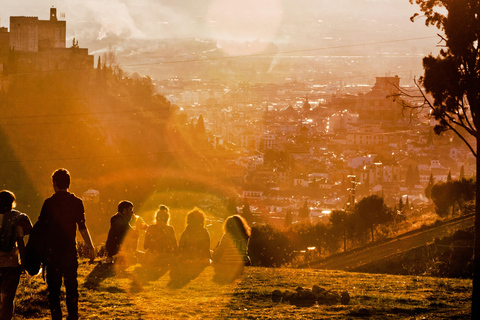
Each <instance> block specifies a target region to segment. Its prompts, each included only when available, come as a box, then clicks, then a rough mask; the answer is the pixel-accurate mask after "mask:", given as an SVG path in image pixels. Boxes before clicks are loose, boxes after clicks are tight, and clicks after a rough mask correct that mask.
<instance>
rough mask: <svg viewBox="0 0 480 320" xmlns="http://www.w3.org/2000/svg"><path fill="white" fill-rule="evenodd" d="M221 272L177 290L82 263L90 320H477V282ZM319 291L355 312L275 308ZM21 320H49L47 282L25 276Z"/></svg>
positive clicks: (158, 280)
mask: <svg viewBox="0 0 480 320" xmlns="http://www.w3.org/2000/svg"><path fill="white" fill-rule="evenodd" d="M212 279H213V268H212V267H207V268H206V269H205V270H203V272H202V273H201V274H200V275H199V276H198V277H196V278H195V279H193V280H191V281H190V282H188V283H186V284H184V285H183V286H182V285H176V286H173V287H172V286H171V285H169V283H170V282H171V279H170V274H169V272H166V273H164V272H159V271H157V272H152V271H151V270H146V269H145V268H143V267H141V266H140V265H134V266H130V267H129V268H127V269H126V270H123V271H122V270H115V269H114V268H110V269H109V268H108V267H106V266H105V265H90V264H88V263H87V262H85V261H81V264H80V267H79V288H80V315H81V318H82V319H110V320H113V319H132V320H133V319H137V320H138V319H359V318H369V319H424V318H425V319H452V318H455V319H469V318H470V296H471V280H463V279H441V278H432V277H416V276H413V277H412V276H394V275H375V274H363V273H348V272H340V271H321V270H309V269H290V268H279V269H273V268H272V269H268V268H260V267H247V268H246V269H245V274H244V276H243V278H242V279H240V280H237V281H236V282H234V283H230V284H218V283H216V282H214V281H212ZM314 284H317V285H319V286H321V287H323V288H325V289H328V290H336V291H338V292H341V291H344V290H347V291H348V292H349V293H350V296H351V301H350V303H349V304H348V305H341V304H335V305H318V304H316V305H314V306H312V307H305V308H301V307H295V306H293V305H290V304H288V303H274V302H272V299H271V293H272V291H273V290H275V289H279V290H282V291H283V290H286V289H288V290H291V291H293V290H295V288H296V287H297V286H302V287H304V288H311V287H312V286H313V285H314ZM16 313H17V319H48V317H49V310H48V304H47V298H46V285H45V283H44V282H43V280H42V278H41V276H36V277H28V276H24V277H23V278H22V280H21V284H20V286H19V289H18V291H17V307H16Z"/></svg>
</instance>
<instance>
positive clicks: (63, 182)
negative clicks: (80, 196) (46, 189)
mask: <svg viewBox="0 0 480 320" xmlns="http://www.w3.org/2000/svg"><path fill="white" fill-rule="evenodd" d="M52 181H53V188H54V189H55V191H56V190H66V189H68V188H69V187H70V172H68V170H67V169H63V168H61V169H57V170H55V172H54V173H53V174H52Z"/></svg>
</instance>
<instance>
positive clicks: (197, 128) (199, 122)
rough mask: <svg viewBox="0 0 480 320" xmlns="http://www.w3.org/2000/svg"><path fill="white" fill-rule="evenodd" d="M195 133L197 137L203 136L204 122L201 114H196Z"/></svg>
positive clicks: (201, 137)
mask: <svg viewBox="0 0 480 320" xmlns="http://www.w3.org/2000/svg"><path fill="white" fill-rule="evenodd" d="M195 134H196V136H197V138H199V139H203V138H204V137H205V122H204V120H203V116H202V115H200V116H198V120H197V124H196V125H195Z"/></svg>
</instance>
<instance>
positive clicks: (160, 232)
mask: <svg viewBox="0 0 480 320" xmlns="http://www.w3.org/2000/svg"><path fill="white" fill-rule="evenodd" d="M134 216H135V215H134V213H133V204H132V203H131V202H129V201H122V202H120V203H119V204H118V212H117V213H116V214H115V215H114V216H113V217H112V218H111V219H110V230H109V232H108V237H107V242H106V244H105V250H106V254H107V258H106V261H105V262H107V263H114V262H115V261H118V259H121V257H124V256H125V252H132V251H135V249H137V245H138V240H137V239H138V234H139V232H140V231H142V230H145V231H146V232H145V239H144V245H143V248H144V251H136V253H137V258H139V260H140V261H141V262H142V263H143V264H146V265H148V266H153V267H156V268H168V267H171V266H173V265H175V266H179V265H180V266H189V265H195V266H206V265H209V264H210V263H211V262H213V266H214V267H215V273H216V276H217V278H222V279H225V280H227V279H234V278H236V277H237V276H239V275H241V274H242V273H243V268H244V266H245V265H248V264H249V263H250V258H249V257H248V242H249V239H250V227H249V226H248V224H247V222H246V221H245V219H244V218H243V217H241V216H239V215H233V216H230V217H228V218H227V219H226V221H225V224H224V234H223V235H222V238H221V240H220V241H219V243H218V244H217V246H216V247H215V248H214V249H213V250H211V249H210V248H211V247H210V234H209V232H208V230H207V229H206V228H205V214H204V213H203V212H202V211H200V210H198V209H194V210H192V211H190V212H189V213H188V215H187V218H186V224H187V225H186V228H185V231H183V233H182V234H181V236H180V240H179V241H178V242H177V237H176V235H175V230H174V228H173V227H172V226H171V225H170V224H169V222H170V210H169V208H168V207H167V206H165V205H160V207H159V208H158V210H157V212H156V214H155V219H154V223H153V224H151V225H150V226H149V225H147V224H146V223H145V222H143V220H142V219H141V218H139V217H135V218H136V219H133V218H134ZM132 220H136V221H137V222H136V223H135V226H134V227H132V226H131V222H132ZM129 234H130V235H133V236H131V237H130V239H128V237H127V235H129ZM122 246H123V248H122ZM121 261H122V262H123V260H121Z"/></svg>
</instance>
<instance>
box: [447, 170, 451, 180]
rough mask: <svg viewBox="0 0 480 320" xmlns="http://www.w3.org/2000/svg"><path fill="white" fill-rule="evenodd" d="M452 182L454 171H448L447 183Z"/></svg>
mask: <svg viewBox="0 0 480 320" xmlns="http://www.w3.org/2000/svg"><path fill="white" fill-rule="evenodd" d="M450 181H452V171H451V170H448V176H447V182H450Z"/></svg>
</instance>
